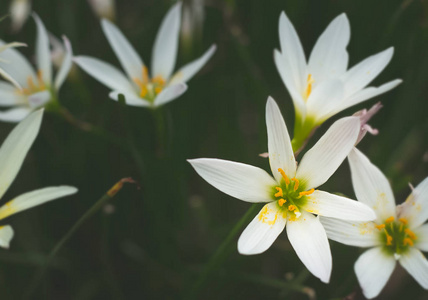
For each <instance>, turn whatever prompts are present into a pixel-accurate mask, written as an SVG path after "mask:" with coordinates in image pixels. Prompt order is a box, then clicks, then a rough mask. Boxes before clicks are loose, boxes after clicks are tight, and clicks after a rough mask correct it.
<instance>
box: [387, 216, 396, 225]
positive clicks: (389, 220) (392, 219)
mask: <svg viewBox="0 0 428 300" xmlns="http://www.w3.org/2000/svg"><path fill="white" fill-rule="evenodd" d="M393 221H394V217H392V216H391V217H389V218H388V219H386V220H385V223H391V222H393Z"/></svg>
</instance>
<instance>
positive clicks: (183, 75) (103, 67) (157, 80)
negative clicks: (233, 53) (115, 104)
mask: <svg viewBox="0 0 428 300" xmlns="http://www.w3.org/2000/svg"><path fill="white" fill-rule="evenodd" d="M180 15H181V2H178V3H177V4H176V5H174V6H173V7H172V8H171V9H170V10H169V12H168V13H167V15H166V16H165V18H164V19H163V21H162V24H161V27H160V29H159V32H158V34H157V36H156V40H155V44H154V46H153V53H152V71H151V73H149V71H148V69H147V67H146V66H145V65H144V63H143V61H142V59H141V58H140V56H139V55H138V54H137V52H136V51H135V49H134V48H133V47H132V45H131V44H130V43H129V42H128V40H127V39H126V38H125V36H124V35H123V34H122V32H120V30H119V29H118V28H117V27H116V26H115V25H113V24H112V23H111V22H109V21H107V20H103V21H102V24H101V25H102V28H103V31H104V33H105V35H106V36H107V39H108V41H109V43H110V46H111V47H112V48H113V51H114V52H115V53H116V56H117V58H118V59H119V61H120V63H121V65H122V67H123V69H124V70H125V72H126V74H127V76H128V77H126V76H125V75H124V74H123V73H122V72H121V71H120V70H118V69H117V68H115V67H114V66H112V65H110V64H108V63H105V62H103V61H101V60H99V59H96V58H92V57H87V56H78V57H75V59H74V60H75V62H76V63H77V64H78V65H79V66H80V67H81V68H82V69H83V70H85V71H86V72H88V73H89V74H90V75H91V76H93V77H94V78H95V79H97V80H98V81H100V82H101V83H103V84H104V85H106V86H107V87H109V88H111V89H112V90H113V91H112V92H111V93H110V95H109V96H110V98H111V99H113V100H118V96H119V94H123V95H124V96H125V98H126V104H128V105H132V106H146V107H158V106H160V105H163V104H165V103H167V102H170V101H172V100H174V99H176V98H177V97H179V96H180V95H181V94H183V93H184V92H185V91H186V89H187V85H186V82H187V81H188V80H190V79H191V78H192V77H193V76H194V75H195V74H196V73H197V72H198V71H199V70H200V69H201V68H202V67H203V66H204V65H205V63H206V62H207V61H208V60H209V59H210V57H211V56H212V55H213V54H214V51H215V49H216V46H215V45H213V46H211V47H210V48H209V49H208V50H207V52H205V53H204V54H203V55H202V56H201V57H200V58H198V59H197V60H195V61H193V62H191V63H189V64H187V65H185V66H184V67H182V68H181V69H179V70H178V71H177V72H176V73H174V74H173V75H172V72H173V69H174V66H175V60H176V57H177V51H178V35H179V29H180V19H181V17H180Z"/></svg>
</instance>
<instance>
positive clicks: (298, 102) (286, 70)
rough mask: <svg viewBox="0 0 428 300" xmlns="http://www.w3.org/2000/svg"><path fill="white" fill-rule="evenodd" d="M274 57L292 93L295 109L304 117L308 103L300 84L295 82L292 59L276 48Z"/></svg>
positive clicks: (280, 73)
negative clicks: (291, 64)
mask: <svg viewBox="0 0 428 300" xmlns="http://www.w3.org/2000/svg"><path fill="white" fill-rule="evenodd" d="M273 58H274V60H275V65H276V68H277V70H278V72H279V75H280V76H281V79H282V81H283V82H284V84H285V86H286V88H287V90H288V92H289V93H290V96H291V99H292V100H293V104H294V109H295V110H296V112H297V113H300V114H301V115H302V117H304V116H305V114H306V103H305V101H304V100H303V97H302V91H301V90H298V89H299V88H300V86H297V84H296V83H295V78H294V75H293V73H292V72H290V70H291V69H292V67H291V66H290V63H291V62H290V60H289V59H288V57H284V56H283V55H282V54H281V53H280V52H279V51H278V50H276V49H275V50H274V52H273Z"/></svg>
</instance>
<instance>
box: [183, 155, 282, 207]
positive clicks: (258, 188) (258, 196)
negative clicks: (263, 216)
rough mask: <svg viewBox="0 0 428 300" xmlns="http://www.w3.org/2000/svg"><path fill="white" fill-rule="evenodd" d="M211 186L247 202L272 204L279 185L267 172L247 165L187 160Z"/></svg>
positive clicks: (218, 160)
mask: <svg viewBox="0 0 428 300" xmlns="http://www.w3.org/2000/svg"><path fill="white" fill-rule="evenodd" d="M187 161H188V162H189V163H190V164H191V165H192V167H193V168H194V169H195V170H196V172H197V173H198V174H199V175H200V176H201V177H202V178H203V179H205V180H206V181H207V182H208V183H209V184H211V185H212V186H214V187H215V188H217V189H219V190H220V191H222V192H223V193H226V194H228V195H230V196H232V197H235V198H238V199H240V200H242V201H246V202H270V201H272V191H273V188H274V186H275V185H277V183H276V182H275V180H274V179H273V178H272V177H271V176H270V175H269V174H268V173H266V171H264V170H262V169H260V168H257V167H253V166H250V165H246V164H241V163H237V162H232V161H228V160H221V159H211V158H199V159H189V160H187Z"/></svg>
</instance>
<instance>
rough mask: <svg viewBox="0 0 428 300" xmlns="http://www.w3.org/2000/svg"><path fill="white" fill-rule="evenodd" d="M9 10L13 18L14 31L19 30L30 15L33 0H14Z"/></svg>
mask: <svg viewBox="0 0 428 300" xmlns="http://www.w3.org/2000/svg"><path fill="white" fill-rule="evenodd" d="M9 11H10V18H11V19H12V31H14V32H17V31H19V30H20V29H21V28H22V25H24V23H25V21H27V19H28V16H29V15H30V11H31V2H30V0H12V2H11V3H10V9H9Z"/></svg>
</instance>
